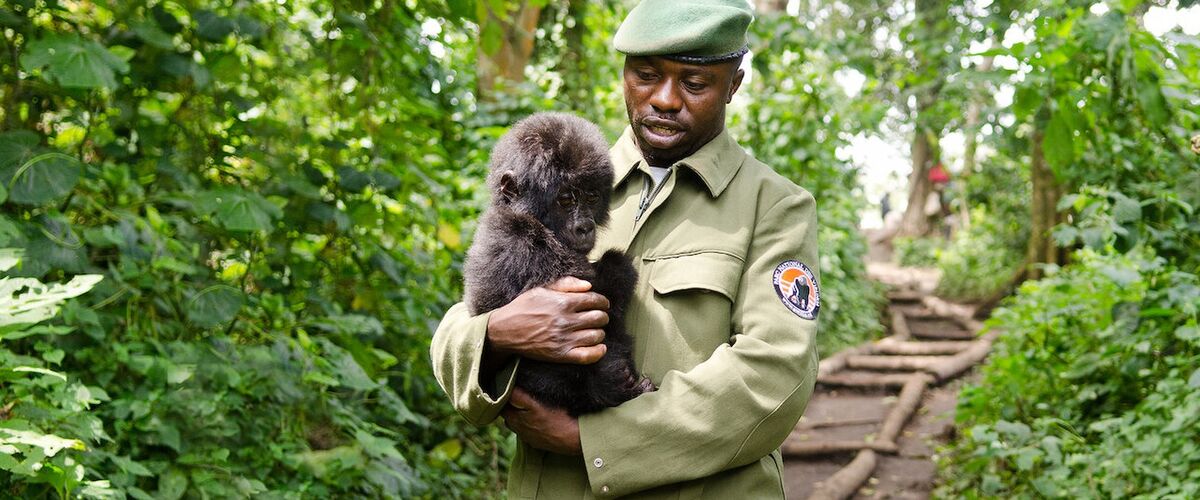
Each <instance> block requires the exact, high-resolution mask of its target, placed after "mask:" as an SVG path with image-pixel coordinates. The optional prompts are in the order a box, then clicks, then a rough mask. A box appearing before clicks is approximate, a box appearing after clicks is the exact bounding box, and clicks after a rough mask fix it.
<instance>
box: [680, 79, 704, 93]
mask: <svg viewBox="0 0 1200 500" xmlns="http://www.w3.org/2000/svg"><path fill="white" fill-rule="evenodd" d="M683 86H684V87H686V88H687V89H688V90H690V91H692V92H699V91H701V90H704V87H705V85H704V84H703V83H700V82H688V81H685V82H683Z"/></svg>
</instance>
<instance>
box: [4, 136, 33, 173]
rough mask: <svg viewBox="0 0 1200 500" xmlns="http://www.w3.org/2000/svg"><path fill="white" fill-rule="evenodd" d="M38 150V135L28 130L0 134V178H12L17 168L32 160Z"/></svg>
mask: <svg viewBox="0 0 1200 500" xmlns="http://www.w3.org/2000/svg"><path fill="white" fill-rule="evenodd" d="M37 149H38V135H37V134H36V133H34V132H30V131H28V130H13V131H11V132H5V133H3V134H0V178H2V179H3V180H4V181H5V182H7V181H8V180H9V179H11V178H12V173H13V172H14V171H16V169H17V168H18V167H20V166H21V165H22V164H24V163H25V162H26V161H28V160H29V159H30V158H33V155H34V154H35V153H37Z"/></svg>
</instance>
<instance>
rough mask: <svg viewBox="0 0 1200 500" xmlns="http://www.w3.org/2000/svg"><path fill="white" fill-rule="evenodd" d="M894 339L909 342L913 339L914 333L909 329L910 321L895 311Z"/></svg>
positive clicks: (893, 321) (893, 317)
mask: <svg viewBox="0 0 1200 500" xmlns="http://www.w3.org/2000/svg"><path fill="white" fill-rule="evenodd" d="M892 337H894V338H896V339H897V340H908V339H909V338H911V337H912V331H911V330H909V329H908V319H906V318H905V317H904V314H903V313H901V312H900V311H897V310H895V309H893V310H892Z"/></svg>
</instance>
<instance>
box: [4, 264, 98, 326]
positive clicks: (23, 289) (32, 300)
mask: <svg viewBox="0 0 1200 500" xmlns="http://www.w3.org/2000/svg"><path fill="white" fill-rule="evenodd" d="M103 278H104V277H103V276H100V275H98V274H84V275H79V276H76V277H74V278H71V281H69V282H67V283H66V284H58V283H54V284H49V285H47V284H43V283H42V282H40V281H38V280H35V279H32V278H0V326H4V325H19V324H32V323H37V322H39V321H44V320H46V319H49V318H52V317H54V315H55V314H57V313H58V306H59V304H61V303H62V302H63V301H65V300H67V299H69V298H72V297H78V296H80V295H83V294H84V293H85V292H87V291H88V290H91V289H92V287H93V286H96V283H99V282H100V280H101V279H103Z"/></svg>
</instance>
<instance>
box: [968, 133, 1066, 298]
mask: <svg viewBox="0 0 1200 500" xmlns="http://www.w3.org/2000/svg"><path fill="white" fill-rule="evenodd" d="M1043 141H1045V132H1044V131H1043V130H1042V128H1041V127H1040V126H1039V127H1038V128H1036V129H1034V131H1033V137H1032V138H1031V142H1032V143H1033V144H1032V151H1031V152H1030V164H1029V177H1030V180H1031V184H1032V192H1031V196H1030V208H1029V216H1030V221H1029V222H1030V225H1029V242H1028V243H1027V244H1026V246H1025V262H1024V263H1022V264H1021V266H1020V267H1018V268H1017V270H1016V271H1015V272H1013V275H1012V276H1011V277H1009V279H1008V282H1007V283H1006V284H1005V285H1004V286H1002V287H1000V289H999V290H997V291H996V293H994V294H993V295H992V296H991V297H988V298H987V299H984V300H983V301H982V303H981V304H980V306H979V309H978V310H977V312H976V315H986V314H990V313H991V310H992V308H994V307H995V306H996V304H998V303H999V302H1000V300H1001V299H1003V298H1004V297H1006V296H1008V295H1009V294H1010V293H1012V292H1013V290H1016V288H1017V286H1019V285H1020V284H1021V283H1022V282H1024V281H1025V280H1036V279H1041V278H1042V277H1043V276H1045V271H1043V270H1042V266H1041V265H1042V264H1062V263H1063V261H1064V259H1063V252H1062V251H1061V250H1060V249H1059V248H1058V246H1057V245H1055V244H1054V238H1052V237H1051V235H1050V232H1051V230H1053V229H1054V226H1056V225H1058V223H1059V222H1060V217H1059V214H1058V200H1059V198H1061V197H1062V189H1061V188H1060V187H1059V185H1058V180H1057V179H1055V177H1054V171H1053V170H1050V166H1049V165H1048V164H1046V156H1045V154H1043V152H1042V142H1043Z"/></svg>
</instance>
